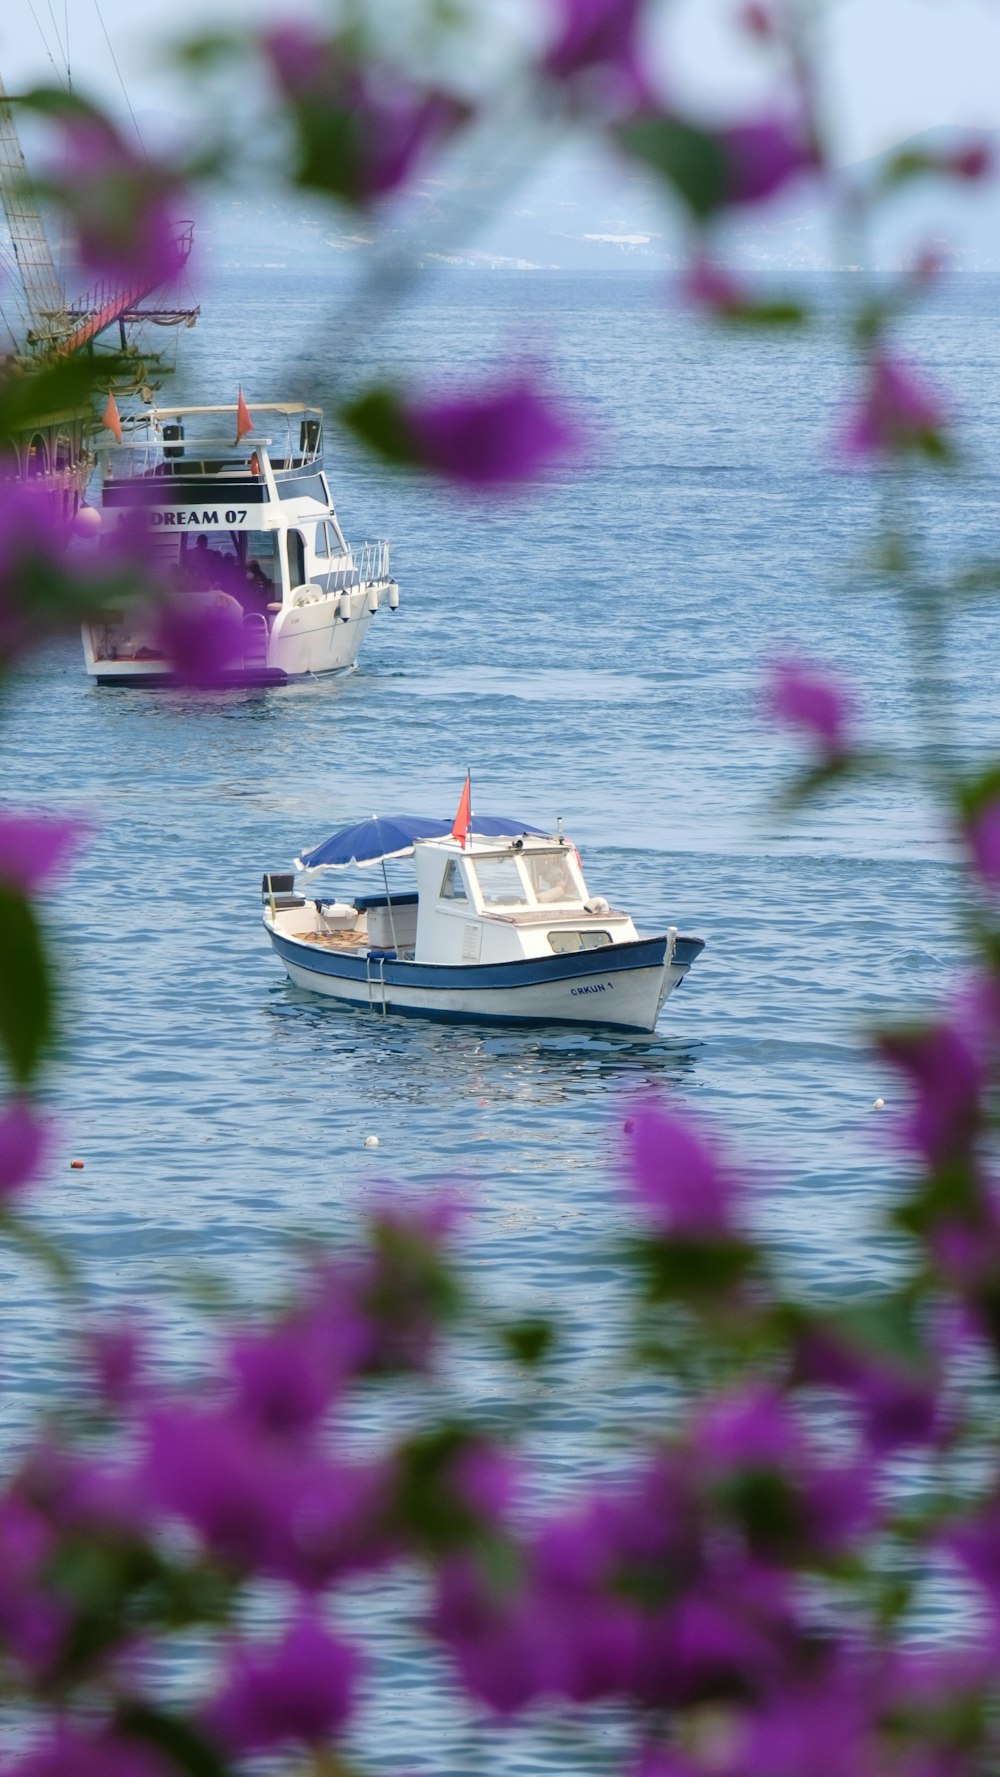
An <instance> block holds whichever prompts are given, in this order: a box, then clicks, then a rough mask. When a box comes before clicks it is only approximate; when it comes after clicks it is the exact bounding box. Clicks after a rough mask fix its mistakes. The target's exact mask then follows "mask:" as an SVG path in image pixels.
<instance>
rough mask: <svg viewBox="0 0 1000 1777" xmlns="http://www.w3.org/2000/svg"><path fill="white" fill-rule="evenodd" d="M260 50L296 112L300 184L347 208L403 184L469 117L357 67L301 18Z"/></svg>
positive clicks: (411, 86)
mask: <svg viewBox="0 0 1000 1777" xmlns="http://www.w3.org/2000/svg"><path fill="white" fill-rule="evenodd" d="M264 52H265V55H266V56H267V58H268V60H269V62H270V64H271V68H272V70H273V72H274V75H275V78H276V80H277V82H278V85H279V86H280V88H281V90H282V92H283V93H284V94H285V96H286V97H287V98H288V99H290V100H291V101H292V103H293V105H294V106H295V107H296V109H297V112H298V122H299V128H300V134H301V138H302V148H303V166H302V172H301V177H302V179H303V182H304V183H307V184H311V185H319V186H322V187H324V188H327V189H329V190H332V191H333V192H335V194H336V195H337V196H339V197H343V198H345V199H347V201H348V202H351V203H355V204H367V203H371V202H372V201H374V200H376V199H378V198H382V197H385V196H387V195H388V194H389V193H390V192H392V191H395V190H397V189H398V187H400V186H401V185H403V184H405V183H406V181H407V180H408V179H409V178H410V177H411V176H412V174H413V173H414V171H415V169H416V167H417V166H418V164H419V163H420V162H421V161H422V160H424V159H425V157H426V156H427V155H428V154H429V153H430V152H431V151H432V150H433V149H434V148H435V147H437V146H438V145H439V144H440V143H441V142H443V141H444V140H445V139H446V138H447V136H448V135H449V134H451V132H452V131H453V130H454V129H456V128H457V126H458V125H459V124H460V123H461V122H462V121H463V120H464V118H465V117H466V116H467V115H468V113H467V109H466V107H465V106H464V105H462V104H460V103H459V102H458V101H457V100H455V99H454V98H452V97H451V96H450V95H448V94H446V93H443V92H439V91H436V90H433V89H429V88H426V87H423V86H419V85H417V84H416V83H415V82H413V81H411V80H408V79H406V78H404V76H403V75H401V74H400V73H398V72H397V71H396V70H394V69H390V68H387V67H379V66H377V65H376V64H375V63H373V62H371V63H367V64H365V65H361V64H359V63H358V62H357V61H356V60H354V58H353V57H352V56H351V55H350V54H349V53H347V52H346V51H345V50H344V49H343V48H342V46H341V45H339V44H338V43H337V41H336V40H335V39H330V38H329V37H325V36H323V35H321V34H320V33H319V32H317V31H315V30H313V29H312V27H311V26H309V25H306V24H303V23H302V22H301V21H296V22H295V23H294V24H285V25H280V26H278V27H277V28H276V29H275V30H272V31H269V32H268V33H267V34H266V35H265V37H264Z"/></svg>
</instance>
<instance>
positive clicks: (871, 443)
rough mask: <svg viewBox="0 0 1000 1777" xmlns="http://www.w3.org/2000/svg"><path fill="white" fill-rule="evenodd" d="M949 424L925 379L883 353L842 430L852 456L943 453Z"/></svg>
mask: <svg viewBox="0 0 1000 1777" xmlns="http://www.w3.org/2000/svg"><path fill="white" fill-rule="evenodd" d="M946 420H947V414H946V411H945V407H944V403H943V402H942V400H941V398H940V396H938V395H937V394H936V393H935V392H934V391H933V390H932V389H931V388H929V387H928V385H927V384H926V383H925V382H924V381H923V379H922V377H921V376H920V375H919V374H918V373H917V372H916V371H915V370H913V369H912V368H911V366H910V365H908V364H907V363H905V362H904V361H903V359H901V358H890V357H889V356H888V355H887V354H886V353H885V352H882V351H878V352H876V354H875V356H874V357H873V358H872V360H871V362H870V363H869V365H868V368H867V372H866V376H865V383H864V388H863V390H862V393H861V398H860V400H859V402H858V404H857V406H856V407H855V409H854V411H853V412H852V413H851V414H849V415H848V418H847V421H846V423H845V424H844V426H843V428H842V431H841V448H842V449H843V451H844V452H845V453H846V455H847V456H849V457H871V456H899V455H900V454H902V453H903V452H905V451H909V450H922V451H925V452H926V451H931V452H937V453H940V450H941V448H942V437H941V435H942V432H943V430H944V427H945V424H946Z"/></svg>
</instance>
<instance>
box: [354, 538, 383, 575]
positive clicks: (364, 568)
mask: <svg viewBox="0 0 1000 1777" xmlns="http://www.w3.org/2000/svg"><path fill="white" fill-rule="evenodd" d="M354 567H355V573H356V577H357V579H358V580H360V582H361V585H362V586H372V585H377V584H379V583H380V582H381V581H383V580H388V578H389V544H388V543H387V542H386V541H385V540H384V539H382V540H380V541H379V542H377V543H364V544H362V546H361V549H360V550H359V551H358V552H357V553H356V555H355V557H354Z"/></svg>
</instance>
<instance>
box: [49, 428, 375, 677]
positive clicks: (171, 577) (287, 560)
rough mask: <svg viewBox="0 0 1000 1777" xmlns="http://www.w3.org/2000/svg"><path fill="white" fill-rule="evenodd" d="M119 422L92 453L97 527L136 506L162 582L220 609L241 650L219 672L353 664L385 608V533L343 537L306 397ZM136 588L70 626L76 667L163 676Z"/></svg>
mask: <svg viewBox="0 0 1000 1777" xmlns="http://www.w3.org/2000/svg"><path fill="white" fill-rule="evenodd" d="M251 416H252V430H251V429H248V424H247V422H248V419H249V418H250V417H251ZM127 424H129V425H130V427H131V429H130V430H129V431H128V432H127V433H126V434H124V435H123V441H122V443H121V444H117V443H115V444H108V445H104V446H103V447H102V449H101V453H100V454H101V458H102V470H103V486H102V508H103V519H104V526H105V528H106V529H110V528H111V527H112V526H114V525H115V524H116V523H117V522H120V521H121V520H122V519H123V518H126V517H127V516H129V515H131V514H135V513H136V512H141V513H142V514H143V515H144V517H145V519H146V522H147V524H148V526H149V534H150V544H149V547H150V550H151V553H152V555H153V556H154V558H155V565H156V567H157V569H158V575H157V578H158V579H160V580H161V581H162V580H163V578H164V577H166V578H167V580H168V581H172V582H173V584H174V586H175V588H176V593H177V598H178V601H179V602H180V603H181V605H182V606H183V601H184V600H185V599H190V600H191V608H192V610H194V609H195V608H196V607H197V606H198V605H203V604H204V603H205V601H206V600H207V601H209V602H211V603H213V604H216V605H219V606H224V607H227V608H229V609H230V610H231V612H232V615H233V617H234V620H237V621H238V624H239V626H240V631H241V634H242V659H236V660H235V661H234V663H233V670H232V672H231V673H229V674H227V675H226V676H227V679H231V680H232V681H234V682H237V683H242V684H280V683H283V682H284V681H285V680H288V679H298V678H303V677H305V676H308V675H312V674H316V673H345V672H350V671H351V670H353V668H354V666H355V664H356V662H357V658H358V650H359V649H360V647H361V643H362V640H363V638H364V634H365V631H366V630H367V628H368V625H369V623H370V622H371V620H372V618H373V616H374V615H375V613H376V611H378V610H379V609H380V608H381V607H382V606H383V605H386V606H388V608H389V609H390V610H395V609H396V607H397V605H398V604H399V587H398V586H397V585H396V582H395V581H394V580H393V579H392V576H391V574H390V570H389V545H388V543H385V542H378V543H366V544H365V545H364V547H363V549H360V550H358V551H357V552H355V551H354V550H352V549H351V547H350V545H349V544H348V543H347V542H346V541H345V538H344V534H343V532H342V531H341V528H340V522H339V520H338V518H337V513H336V510H335V508H334V503H333V496H332V494H331V492H330V486H329V483H328V481H327V478H326V475H325V473H324V470H323V460H322V447H323V416H322V413H321V412H320V410H319V408H315V407H308V406H305V405H303V404H301V403H296V402H269V403H263V404H257V405H253V406H252V407H250V408H249V409H246V408H245V407H244V406H243V404H242V398H241V403H240V405H239V406H228V407H227V406H222V407H183V408H178V407H161V408H152V409H150V410H149V411H148V412H147V413H145V414H141V415H139V416H138V417H137V418H136V419H135V420H134V421H132V422H127ZM241 432H244V433H245V435H244V436H240V434H241ZM234 433H235V434H236V435H237V437H238V439H239V441H238V442H237V443H234V442H233V438H234ZM142 592H143V589H142V588H141V587H137V588H136V593H137V598H136V602H135V605H134V606H133V607H131V608H130V609H127V610H125V609H123V610H118V611H108V612H105V613H102V616H101V618H100V619H99V620H98V621H94V622H90V623H86V624H84V626H83V651H84V658H85V660H86V665H87V672H88V673H89V674H90V676H91V678H93V679H96V681H97V683H98V684H99V685H147V686H157V685H165V684H169V683H170V681H171V671H170V662H169V660H168V659H167V658H166V657H165V655H164V653H163V651H162V648H161V647H160V646H159V645H158V643H157V639H156V634H157V632H156V615H155V612H154V611H153V610H152V608H151V607H150V606H149V604H148V603H146V602H144V601H143V599H142V597H141V594H142Z"/></svg>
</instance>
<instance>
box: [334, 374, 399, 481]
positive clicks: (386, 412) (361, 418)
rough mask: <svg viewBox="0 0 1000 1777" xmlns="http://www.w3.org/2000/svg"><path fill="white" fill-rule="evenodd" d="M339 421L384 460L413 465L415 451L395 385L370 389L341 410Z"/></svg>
mask: <svg viewBox="0 0 1000 1777" xmlns="http://www.w3.org/2000/svg"><path fill="white" fill-rule="evenodd" d="M340 419H341V423H342V424H343V425H345V426H346V427H347V429H348V431H349V432H353V433H354V436H355V437H356V438H359V439H360V440H361V442H362V444H366V445H367V446H368V449H369V450H373V451H375V452H376V453H377V455H378V456H380V457H384V458H385V460H386V462H389V463H396V464H406V465H412V464H413V463H414V462H415V461H416V453H415V451H414V447H413V440H412V438H411V436H410V431H409V427H408V426H407V424H406V418H405V415H404V413H403V408H402V404H401V402H400V399H399V396H398V395H397V393H396V391H395V389H390V388H376V389H369V390H368V392H367V393H366V394H364V395H361V396H359V397H358V399H357V400H356V401H351V402H348V403H347V405H346V406H345V407H342V408H341V410H340Z"/></svg>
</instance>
